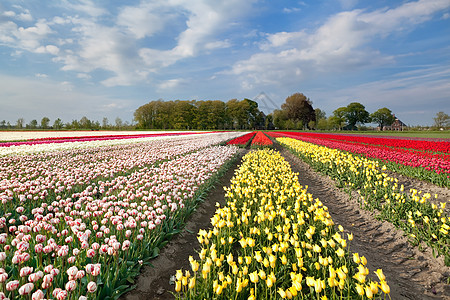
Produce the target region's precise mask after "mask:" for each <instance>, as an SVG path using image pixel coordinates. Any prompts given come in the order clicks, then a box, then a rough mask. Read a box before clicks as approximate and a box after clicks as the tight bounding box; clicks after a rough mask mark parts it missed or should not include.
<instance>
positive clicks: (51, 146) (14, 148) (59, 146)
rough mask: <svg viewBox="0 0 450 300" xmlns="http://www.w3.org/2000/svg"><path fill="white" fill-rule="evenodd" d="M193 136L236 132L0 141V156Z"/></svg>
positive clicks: (208, 136)
mask: <svg viewBox="0 0 450 300" xmlns="http://www.w3.org/2000/svg"><path fill="white" fill-rule="evenodd" d="M190 136H193V137H195V138H197V139H201V137H204V138H205V140H210V136H228V137H229V138H230V136H231V137H233V136H236V133H214V132H208V133H202V135H198V134H194V133H189V134H187V135H185V134H184V133H177V134H175V133H164V134H153V135H150V134H147V135H141V136H139V137H136V136H134V137H132V138H129V136H128V135H123V136H121V137H119V136H116V137H115V138H103V137H101V136H99V137H98V138H96V139H91V140H82V141H77V140H71V139H67V140H61V141H60V142H58V143H54V142H52V141H41V142H40V143H37V144H36V143H34V142H22V143H21V144H20V143H19V144H17V145H15V143H9V142H8V143H0V145H7V144H8V145H9V146H3V147H0V157H2V156H9V155H27V154H34V153H40V152H54V151H63V150H73V149H75V148H83V149H84V148H98V147H103V146H111V145H128V144H134V143H145V142H149V141H152V140H168V139H174V138H182V137H185V138H188V137H190Z"/></svg>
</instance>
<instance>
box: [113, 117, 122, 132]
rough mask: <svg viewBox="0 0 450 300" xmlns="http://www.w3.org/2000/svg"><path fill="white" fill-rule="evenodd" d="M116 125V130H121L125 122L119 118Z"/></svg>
mask: <svg viewBox="0 0 450 300" xmlns="http://www.w3.org/2000/svg"><path fill="white" fill-rule="evenodd" d="M115 123H116V128H117V129H121V128H122V126H123V122H122V119H121V118H119V117H117V118H116V120H115Z"/></svg>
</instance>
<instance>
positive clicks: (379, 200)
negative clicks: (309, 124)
mask: <svg viewBox="0 0 450 300" xmlns="http://www.w3.org/2000/svg"><path fill="white" fill-rule="evenodd" d="M277 141H278V142H280V143H281V144H282V145H284V146H287V147H288V148H290V149H291V150H292V151H294V152H295V153H296V154H297V155H298V156H299V157H300V158H302V159H303V160H305V161H306V162H307V163H309V164H310V165H311V166H313V167H314V168H315V169H316V170H318V171H320V172H322V173H324V174H326V175H328V176H330V177H331V178H333V179H334V180H336V181H337V183H338V186H340V187H344V188H347V189H348V190H350V189H353V190H356V191H358V193H360V195H361V205H362V206H364V207H365V208H366V209H369V210H371V211H373V210H377V211H378V215H379V217H380V218H382V219H384V220H387V221H389V222H391V223H393V224H394V225H395V226H397V227H400V228H402V229H403V230H404V231H405V232H406V233H407V234H408V237H409V239H410V241H411V242H412V243H413V244H419V243H420V242H422V241H423V242H425V243H426V244H427V245H428V246H430V247H431V248H432V249H433V251H435V252H436V253H438V254H441V255H444V258H445V263H446V264H447V265H450V236H449V231H450V226H449V225H450V217H449V216H448V215H447V214H446V212H445V211H444V209H445V206H446V203H440V204H439V205H437V204H434V203H432V202H431V201H430V200H431V198H432V196H431V195H430V194H429V193H422V192H421V191H417V190H415V189H411V190H410V191H409V193H408V192H405V191H404V188H403V186H398V184H397V182H398V180H397V179H396V178H394V177H390V176H388V175H387V174H386V173H384V172H383V171H384V170H386V168H385V167H380V166H379V164H378V162H377V161H373V160H369V159H367V158H364V157H360V156H356V155H352V154H351V153H346V152H343V151H340V150H337V149H331V148H327V147H323V146H318V145H315V144H311V143H307V142H303V141H300V140H295V139H291V138H277Z"/></svg>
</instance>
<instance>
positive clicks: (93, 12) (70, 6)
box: [61, 0, 107, 17]
mask: <svg viewBox="0 0 450 300" xmlns="http://www.w3.org/2000/svg"><path fill="white" fill-rule="evenodd" d="M61 7H64V8H66V9H67V10H76V11H79V12H82V13H85V14H87V15H89V16H92V17H99V16H101V15H104V14H106V13H107V11H106V10H105V9H104V8H101V7H98V6H97V5H95V3H94V2H93V1H90V0H73V1H71V0H64V1H62V4H61Z"/></svg>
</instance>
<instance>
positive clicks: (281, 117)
mask: <svg viewBox="0 0 450 300" xmlns="http://www.w3.org/2000/svg"><path fill="white" fill-rule="evenodd" d="M287 120H288V117H287V112H286V111H285V110H281V109H276V110H274V111H273V125H274V126H275V129H285V128H286V127H285V123H286V121H287Z"/></svg>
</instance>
